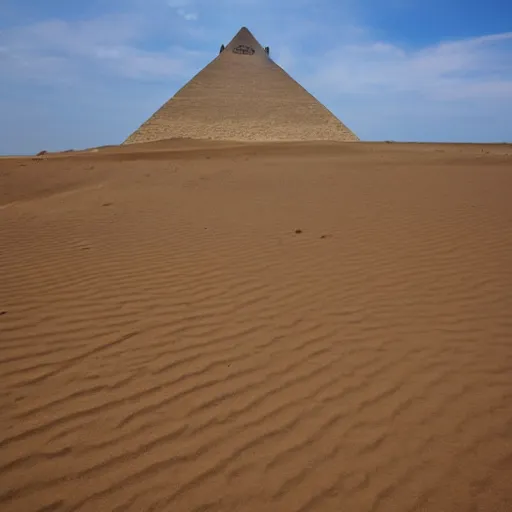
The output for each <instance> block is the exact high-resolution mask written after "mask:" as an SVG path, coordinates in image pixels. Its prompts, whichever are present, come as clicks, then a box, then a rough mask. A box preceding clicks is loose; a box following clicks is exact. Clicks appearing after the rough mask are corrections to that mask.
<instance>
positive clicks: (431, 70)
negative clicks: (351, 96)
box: [307, 32, 512, 101]
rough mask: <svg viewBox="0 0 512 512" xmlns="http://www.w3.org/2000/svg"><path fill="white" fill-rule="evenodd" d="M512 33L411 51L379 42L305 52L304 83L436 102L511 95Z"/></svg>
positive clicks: (333, 91) (330, 90)
mask: <svg viewBox="0 0 512 512" xmlns="http://www.w3.org/2000/svg"><path fill="white" fill-rule="evenodd" d="M511 53H512V32H508V33H503V34H493V35H490V36H484V37H475V38H470V39H463V40H459V41H450V42H443V43H439V44H436V45H431V46H427V47H424V48H419V49H415V50H408V49H406V48H403V47H400V46H398V45H394V44H390V43H386V42H383V41H363V42H358V43H352V44H345V45H340V46H337V47H335V48H332V49H331V50H329V51H328V52H326V54H325V56H324V58H323V59H321V60H319V59H316V58H315V56H308V59H309V64H308V74H309V78H308V79H307V80H308V82H309V83H310V84H311V85H312V86H314V87H315V88H317V89H320V90H323V91H326V92H328V93H330V94H336V93H340V94H341V93H357V94H359V95H378V96H384V95H385V94H394V93H414V94H417V95H418V96H421V97H423V98H425V99H430V100H435V101H454V100H464V99H471V98H473V99H477V98H480V99H485V98H492V99H498V98H501V99H507V98H510V99H512V60H511V59H510V55H511Z"/></svg>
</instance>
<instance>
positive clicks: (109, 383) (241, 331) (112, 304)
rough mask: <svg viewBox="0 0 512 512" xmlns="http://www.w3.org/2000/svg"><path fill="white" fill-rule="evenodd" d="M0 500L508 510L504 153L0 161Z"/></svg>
mask: <svg viewBox="0 0 512 512" xmlns="http://www.w3.org/2000/svg"><path fill="white" fill-rule="evenodd" d="M0 229H1V239H0V240H1V241H0V243H1V247H0V265H1V286H0V338H1V339H0V381H1V384H2V385H1V389H2V391H1V394H0V396H1V401H0V509H1V510H2V512H13V511H23V512H30V511H36V510H39V511H45V512H49V511H78V510H80V511H95V512H96V511H111V510H112V511H113V510H115V511H146V510H148V511H149V510H152V511H173V512H174V511H190V512H207V511H230V512H231V511H235V510H237V511H248V512H253V511H254V512H255V511H276V512H288V511H290V512H305V511H327V512H329V511H336V512H340V511H349V512H359V511H363V512H385V511H389V512H399V511H400V512H401V511H423V512H424V511H432V512H451V511H457V512H463V511H468V512H480V511H485V512H487V511H489V512H510V511H511V510H512V486H511V485H510V483H511V482H512V146H510V145H505V144H503V145H459V144H397V143H389V144H386V143H345V144H344V143H300V144H299V143H279V144H271V143H267V144H263V143H258V144H257V143H254V144H238V143H214V142H198V141H196V142H194V141H168V142H163V143H154V144H150V145H130V146H123V147H120V148H115V147H105V148H100V149H99V150H96V151H95V152H92V151H83V152H73V153H63V154H49V155H44V156H42V157H19V158H2V159H0Z"/></svg>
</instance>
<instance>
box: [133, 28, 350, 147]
mask: <svg viewBox="0 0 512 512" xmlns="http://www.w3.org/2000/svg"><path fill="white" fill-rule="evenodd" d="M171 138H192V139H218V140H236V141H285V140H288V141H300V140H334V141H357V140H359V139H358V138H357V136H356V135H355V134H354V133H353V132H351V131H350V130H349V129H348V128H347V127H346V126H345V125H344V124H343V123H342V122H341V121H340V120H339V119H337V118H336V117H335V116H334V115H333V114H332V113H331V112H330V111H329V110H327V109H326V108H325V107H324V106H323V105H322V104H321V103H320V102H319V101H318V100H317V99H316V98H314V97H313V96H312V95H311V94H310V93H308V92H307V91H306V90H305V89H304V88H303V87H302V86H300V85H299V84H298V83H297V82H296V81H295V80H293V78H291V77H290V76H289V75H288V74H287V73H286V72H285V71H284V70H283V69H282V68H280V67H279V66H278V65H277V64H276V63H275V62H274V61H273V60H272V59H271V57H270V50H269V48H268V47H266V48H263V47H262V46H261V45H260V43H258V41H257V40H256V39H255V38H254V36H253V35H252V34H251V32H250V31H249V30H248V29H247V28H245V27H243V28H242V29H241V30H240V31H239V32H238V34H237V35H236V36H235V37H234V38H233V40H232V41H231V42H230V43H229V44H228V45H227V46H226V47H224V45H222V46H221V51H220V53H219V55H218V56H217V57H216V58H215V59H214V60H213V61H212V62H210V64H208V65H207V66H206V67H205V68H204V69H203V70H202V71H200V72H199V73H198V74H197V75H196V76H195V77H194V78H192V80H190V82H188V83H187V84H186V85H185V86H184V87H182V88H181V89H180V90H179V91H178V92H177V93H176V94H175V95H174V96H173V97H172V98H171V99H170V100H169V101H168V102H167V103H165V104H164V105H163V106H162V107H161V108H160V109H159V110H158V111H157V112H155V114H153V116H151V117H150V118H149V119H148V120H147V121H146V122H145V123H144V124H143V125H142V126H140V128H139V129H138V130H136V131H135V132H134V133H133V134H132V135H130V136H129V137H128V138H127V139H126V141H125V142H124V143H125V144H132V143H138V142H151V141H157V140H163V139H171Z"/></svg>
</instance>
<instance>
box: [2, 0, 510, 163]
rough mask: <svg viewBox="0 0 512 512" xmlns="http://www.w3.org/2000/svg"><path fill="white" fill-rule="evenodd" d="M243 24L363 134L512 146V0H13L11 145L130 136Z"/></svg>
mask: <svg viewBox="0 0 512 512" xmlns="http://www.w3.org/2000/svg"><path fill="white" fill-rule="evenodd" d="M243 25H246V26H247V27H248V28H249V29H250V30H251V31H252V32H253V34H254V35H255V36H256V38H257V39H258V40H259V41H260V42H261V43H262V44H263V45H264V46H270V47H271V52H272V57H273V58H274V60H275V61H276V62H277V63H278V64H280V65H281V66H283V67H284V68H285V69H286V71H288V72H289V73H290V74H291V75H292V76H293V77H294V78H295V79H297V80H298V81H299V82H301V83H302V84H303V85H304V86H305V87H306V88H307V89H308V90H309V91H310V92H311V93H313V94H314V95H315V96H316V97H317V98H318V99H320V100H321V101H322V102H323V103H325V105H326V106H327V107H328V108H329V109H330V110H332V111H333V112H334V113H335V114H336V115H337V116H338V117H339V118H340V119H342V120H343V121H344V122H345V123H346V124H347V125H348V126H349V127H350V128H351V129H352V130H354V131H355V132H356V133H357V134H358V135H359V136H360V137H361V138H362V139H363V140H419V141H468V142H478V141H482V142H503V141H507V142H512V2H510V1H509V0H487V1H486V2H483V1H480V0H479V1H476V0H465V1H462V0H444V1H441V0H430V1H421V2H419V1H416V0H359V1H357V0H280V1H279V0H215V1H213V0H87V1H82V0H73V1H70V0H45V1H44V2H43V1H42V0H1V1H0V119H1V120H2V122H1V123H0V154H13V153H18V154H26V153H33V152H37V151H39V150H41V149H47V150H61V149H70V148H83V147H91V146H97V145H103V144H117V143H119V142H121V141H122V140H123V139H124V138H125V137H126V136H128V135H129V134H130V133H131V132H132V131H133V130H134V129H136V128H137V127H138V126H139V125H140V124H141V123H142V122H143V121H144V120H145V119H146V118H147V117H149V116H150V115H151V114H152V113H153V112H154V111H155V110H156V109H157V108H158V107H160V105H161V104H162V103H164V102H165V101H166V100H167V99H169V98H170V97H171V96H172V95H173V94H174V93H175V92H176V91H177V90H178V89H179V88H180V87H181V86H182V85H183V84H184V83H185V82H186V81H188V80H189V79H190V78H191V77H192V76H193V75H194V74H195V73H197V72H198V71H199V70H200V69H201V68H203V67H204V66H205V65H206V64H207V63H208V62H210V61H211V60H212V59H213V58H214V57H215V56H216V55H217V52H218V48H219V46H220V44H221V43H228V42H229V40H230V39H231V38H232V37H233V36H234V35H235V33H236V32H237V31H238V30H239V28H240V27H241V26H243Z"/></svg>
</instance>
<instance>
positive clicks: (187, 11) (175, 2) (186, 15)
mask: <svg viewBox="0 0 512 512" xmlns="http://www.w3.org/2000/svg"><path fill="white" fill-rule="evenodd" d="M167 5H168V6H169V7H171V8H172V9H174V11H175V12H176V14H177V15H178V16H180V17H181V18H183V19H184V20H186V21H197V20H198V18H199V16H198V13H197V11H195V10H192V8H193V6H194V2H193V1H192V0H167Z"/></svg>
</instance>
